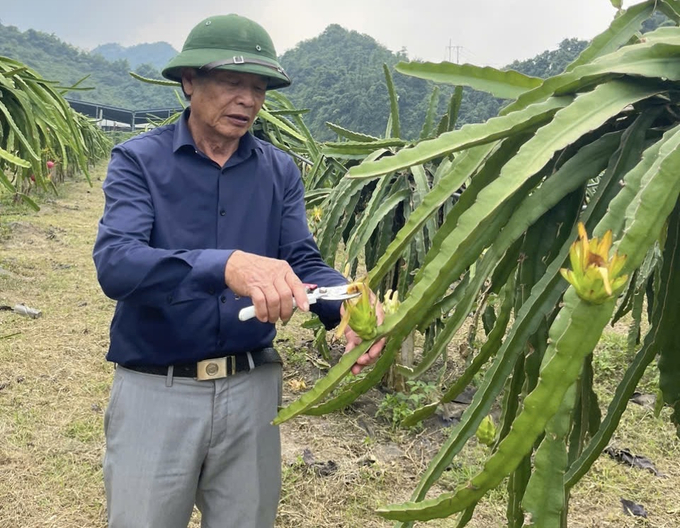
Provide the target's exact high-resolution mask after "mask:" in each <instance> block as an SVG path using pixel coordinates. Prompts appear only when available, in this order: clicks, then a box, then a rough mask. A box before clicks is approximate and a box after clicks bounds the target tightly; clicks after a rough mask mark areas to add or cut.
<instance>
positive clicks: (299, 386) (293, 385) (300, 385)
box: [288, 379, 307, 392]
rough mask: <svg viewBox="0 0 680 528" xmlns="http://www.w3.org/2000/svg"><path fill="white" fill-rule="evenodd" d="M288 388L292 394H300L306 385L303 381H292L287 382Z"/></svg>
mask: <svg viewBox="0 0 680 528" xmlns="http://www.w3.org/2000/svg"><path fill="white" fill-rule="evenodd" d="M288 387H290V390H291V391H293V392H300V391H303V390H305V389H306V388H307V384H306V383H305V380H303V379H299V380H296V379H292V380H290V381H289V382H288Z"/></svg>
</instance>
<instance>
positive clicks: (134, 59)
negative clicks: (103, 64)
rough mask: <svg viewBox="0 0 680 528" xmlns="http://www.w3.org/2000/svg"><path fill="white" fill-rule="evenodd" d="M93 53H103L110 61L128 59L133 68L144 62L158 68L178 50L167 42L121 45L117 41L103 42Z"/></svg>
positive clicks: (91, 52)
mask: <svg viewBox="0 0 680 528" xmlns="http://www.w3.org/2000/svg"><path fill="white" fill-rule="evenodd" d="M90 54H92V55H97V54H98V55H101V56H102V57H104V58H105V59H106V60H108V61H110V62H115V61H117V60H121V59H124V60H127V61H128V63H129V64H130V67H131V68H137V67H138V66H140V65H142V64H150V65H151V66H153V67H154V68H156V69H157V70H162V69H163V67H165V65H166V64H167V63H168V61H170V59H171V58H173V57H174V56H175V55H177V50H176V49H175V48H173V47H172V46H171V45H170V44H168V43H167V42H154V43H152V44H149V43H144V44H137V45H135V46H128V47H125V46H121V45H120V44H117V43H111V44H102V45H101V46H97V47H96V48H94V49H93V50H92V51H90Z"/></svg>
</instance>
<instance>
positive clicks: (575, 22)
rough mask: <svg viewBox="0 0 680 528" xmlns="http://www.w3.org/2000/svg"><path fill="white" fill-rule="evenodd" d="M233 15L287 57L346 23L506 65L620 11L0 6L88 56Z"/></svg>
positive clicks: (411, 53)
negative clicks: (255, 25) (262, 32)
mask: <svg viewBox="0 0 680 528" xmlns="http://www.w3.org/2000/svg"><path fill="white" fill-rule="evenodd" d="M639 1H640V0H629V1H628V2H624V7H629V6H630V5H632V4H635V3H638V2H639ZM228 13H238V14H240V15H244V16H247V17H249V18H252V19H253V20H255V21H257V22H259V23H260V24H261V25H263V26H264V27H265V29H267V31H268V32H269V34H270V35H271V37H272V39H273V40H274V44H275V46H276V50H277V52H278V54H279V55H281V54H282V53H283V52H285V51H286V50H288V49H291V48H293V47H295V45H296V44H298V43H299V42H301V41H303V40H308V39H311V38H314V37H316V36H317V35H319V34H320V33H322V32H323V30H324V29H325V28H326V27H327V26H328V25H330V24H339V25H341V26H342V27H344V28H346V29H348V30H355V31H358V32H359V33H363V34H367V35H370V36H371V37H373V38H374V39H375V40H377V41H378V42H379V43H380V44H382V45H384V46H385V47H387V48H388V49H390V50H392V51H394V52H397V51H400V50H402V49H403V48H405V51H406V53H407V54H408V57H409V58H410V59H411V60H427V61H433V62H441V61H444V60H451V61H452V62H459V63H461V64H462V63H470V64H475V65H478V66H495V67H502V66H505V65H507V64H509V63H511V62H512V61H514V60H525V59H528V58H531V57H533V56H535V55H538V54H540V53H542V52H543V51H546V50H551V49H556V48H557V47H558V46H559V43H560V42H561V41H562V40H564V39H565V38H579V39H584V40H589V39H591V38H593V37H594V36H596V35H597V34H599V33H601V32H602V31H605V30H606V29H607V27H608V26H609V24H610V23H611V21H612V20H613V18H614V16H615V14H616V9H615V8H614V7H612V5H611V3H610V0H448V1H447V0H335V1H327V0H242V1H241V2H235V1H233V0H189V1H183V2H179V1H177V0H0V23H2V24H3V25H5V26H8V25H11V26H17V27H18V28H19V29H20V30H22V31H25V30H26V29H29V28H32V29H35V30H38V31H43V32H45V33H49V34H54V35H55V36H56V37H58V38H60V39H61V40H63V41H65V42H68V43H69V44H72V45H74V46H76V47H78V48H81V49H83V50H91V49H93V48H94V47H96V46H97V45H99V44H107V43H111V42H117V43H119V44H122V45H123V46H131V45H134V44H140V43H143V42H158V41H165V42H169V43H170V44H172V45H173V47H174V48H175V49H177V50H180V49H181V48H182V45H183V43H184V39H185V38H186V36H187V34H188V33H189V31H190V30H191V28H192V27H194V26H195V25H196V24H198V23H199V22H200V21H201V20H203V19H205V18H207V17H209V16H212V15H218V14H228ZM284 67H285V65H284Z"/></svg>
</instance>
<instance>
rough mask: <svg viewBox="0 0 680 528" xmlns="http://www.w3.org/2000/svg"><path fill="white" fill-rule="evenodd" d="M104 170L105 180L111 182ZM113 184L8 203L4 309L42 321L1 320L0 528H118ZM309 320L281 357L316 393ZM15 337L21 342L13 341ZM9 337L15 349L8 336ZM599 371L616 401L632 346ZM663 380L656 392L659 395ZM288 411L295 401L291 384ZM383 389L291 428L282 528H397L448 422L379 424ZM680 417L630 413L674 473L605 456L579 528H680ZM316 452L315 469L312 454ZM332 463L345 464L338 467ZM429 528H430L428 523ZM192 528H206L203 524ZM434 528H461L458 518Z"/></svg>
mask: <svg viewBox="0 0 680 528" xmlns="http://www.w3.org/2000/svg"><path fill="white" fill-rule="evenodd" d="M103 170H104V169H103V167H99V168H98V169H97V170H95V171H94V175H95V178H97V177H99V178H101V177H102V175H103ZM99 187H100V182H99V181H95V186H94V188H89V187H88V186H87V184H86V183H84V182H67V183H66V184H65V185H63V186H62V187H61V195H60V197H58V198H50V197H46V202H45V203H44V205H43V207H42V210H41V211H40V212H39V213H37V214H36V213H28V212H22V211H21V210H18V209H14V208H12V207H9V206H7V205H6V204H5V205H0V305H10V306H11V305H14V304H17V303H20V302H21V303H25V304H26V305H28V306H31V307H34V308H37V309H40V310H42V312H43V315H42V317H41V318H39V319H29V318H26V317H22V316H19V315H17V314H14V313H12V312H9V311H0V527H3V528H5V527H7V528H29V527H30V528H34V527H55V528H83V527H95V528H96V527H103V526H105V505H104V494H103V486H102V473H101V459H102V455H103V451H104V441H103V433H102V428H103V411H104V409H105V407H106V404H107V399H108V392H109V386H110V382H111V379H112V375H113V369H112V367H111V365H109V364H108V363H107V362H106V361H105V359H104V356H105V353H106V349H107V344H108V324H109V321H110V317H111V314H112V310H113V306H114V305H113V302H112V301H110V300H108V299H106V298H105V297H104V295H103V294H102V293H101V291H100V290H99V287H98V285H97V282H96V278H95V272H94V267H93V264H92V259H91V248H92V243H93V241H94V237H95V233H96V227H97V225H96V224H97V220H98V218H99V215H100V213H101V209H102V203H103V200H102V196H101V191H100V188H99ZM300 322H301V321H300V320H299V319H298V318H297V317H296V318H294V320H293V322H292V323H291V324H290V325H288V326H286V327H284V328H282V329H281V333H280V340H279V342H278V347H279V348H280V350H282V352H283V355H284V358H285V360H286V363H287V365H286V371H285V372H286V374H285V376H286V382H288V381H299V380H301V379H302V380H305V382H306V383H307V386H310V385H311V384H312V383H313V382H314V380H315V379H316V378H318V377H319V376H321V375H322V374H323V372H322V371H320V370H319V369H318V368H317V367H315V366H314V365H313V364H312V362H310V361H309V360H308V358H309V350H308V349H307V345H306V342H307V340H309V339H310V338H311V334H310V333H309V331H307V330H304V329H302V328H300V326H299V323H300ZM7 336H9V337H7ZM3 337H4V338H3ZM604 345H605V347H604V350H603V352H602V354H601V356H600V357H601V358H602V360H601V361H600V363H599V364H598V367H599V368H600V371H601V372H602V373H603V376H602V379H601V381H602V384H601V386H602V387H603V389H602V390H603V393H602V396H603V400H604V403H606V395H607V394H610V393H611V390H612V386H611V384H608V381H607V380H608V379H609V378H613V377H615V376H612V375H611V373H612V372H618V371H617V369H620V367H621V361H620V359H617V357H619V358H620V355H621V350H622V349H623V348H625V338H623V339H622V338H621V337H620V335H619V334H614V335H613V336H612V337H609V338H608V339H607V340H606V341H605V343H604ZM653 378H654V373H653V370H650V374H649V376H647V377H646V378H645V382H644V384H643V388H644V389H646V390H649V389H651V388H653V385H654V379H653ZM285 386H286V390H287V393H286V399H287V400H288V401H290V400H291V399H293V398H294V397H295V394H293V392H292V391H293V385H292V384H289V383H286V384H285ZM379 397H380V394H379V393H377V391H374V392H372V393H370V394H369V395H367V396H365V397H363V398H362V399H361V400H360V401H359V402H358V404H357V405H355V406H354V407H353V408H352V409H351V410H350V411H346V412H344V413H336V414H333V415H331V416H324V417H318V418H316V417H300V418H297V419H295V420H292V421H291V422H288V423H285V424H284V425H283V426H282V436H283V476H284V489H283V495H282V500H281V504H280V509H279V518H278V521H277V527H279V528H293V527H294V528H325V527H328V528H330V527H350V528H353V527H360V526H361V527H368V528H374V527H375V528H378V527H386V526H390V525H391V524H390V523H387V522H384V521H382V520H381V519H380V518H378V517H377V516H376V515H375V514H374V513H373V509H374V508H375V507H376V506H378V505H382V504H385V503H388V502H396V501H401V500H405V499H407V498H408V497H409V495H410V493H411V491H412V489H413V488H414V486H415V485H416V483H417V481H418V478H419V475H420V474H421V473H422V472H423V470H424V469H425V468H426V466H427V463H428V462H429V460H430V458H431V457H432V456H433V455H434V454H435V453H436V452H437V450H438V449H439V447H440V446H441V444H442V442H443V440H444V438H445V435H446V430H445V429H443V428H442V427H441V425H440V424H439V423H438V422H437V420H432V421H431V422H430V423H429V425H428V427H426V428H425V429H423V430H421V431H420V432H417V433H414V432H406V431H400V430H395V429H394V428H392V427H391V426H390V424H389V423H386V422H385V421H384V420H377V419H375V411H376V408H377V407H376V402H377V401H379ZM667 419H668V416H667V413H664V415H663V416H662V418H661V419H656V418H654V416H653V415H652V412H651V410H650V409H648V408H643V407H639V406H636V405H631V406H630V408H629V410H628V411H627V412H626V414H625V415H624V422H623V425H622V427H621V429H620V431H619V432H618V433H617V435H616V438H615V443H616V445H617V446H618V447H627V448H629V449H631V451H633V452H635V453H638V454H643V455H646V456H648V457H649V458H651V459H652V460H653V461H654V462H655V464H656V466H657V468H658V469H659V470H660V471H662V472H663V473H665V474H666V475H667V477H666V478H658V477H656V476H654V475H652V474H651V473H649V472H645V471H641V470H635V469H630V468H626V467H623V466H621V465H620V464H617V463H616V462H614V461H612V460H611V459H609V458H607V457H601V458H600V459H599V460H598V461H597V463H596V465H595V467H594V470H593V472H592V473H591V475H589V476H588V478H586V479H585V480H584V481H583V482H582V483H581V484H580V485H579V486H578V487H577V488H576V489H575V491H574V497H573V500H572V502H571V515H570V526H573V527H583V528H585V527H614V526H616V527H634V526H635V527H636V526H650V527H659V528H661V527H669V528H670V527H677V526H680V510H678V504H680V492H679V491H678V488H679V487H680V486H679V484H680V464H679V462H678V458H679V457H678V455H679V454H680V447H679V443H678V439H677V438H676V437H675V436H674V431H673V430H672V428H671V427H670V425H668V420H667ZM305 449H308V450H309V452H310V453H311V454H312V456H313V459H314V462H316V463H315V464H311V463H310V459H309V457H307V458H305V457H303V453H304V450H305ZM484 455H485V451H484V449H483V448H481V447H480V446H478V445H476V444H475V443H474V442H471V443H470V446H469V447H468V448H466V450H465V451H464V452H463V453H461V456H460V457H458V458H457V459H456V461H455V462H454V464H453V465H452V467H451V470H450V471H447V472H446V474H445V476H444V477H443V478H442V479H441V482H440V487H439V488H438V489H437V490H434V492H441V491H450V490H451V489H453V488H454V487H455V486H456V485H457V484H458V483H459V482H461V481H463V480H464V479H465V478H466V477H468V476H469V475H470V474H471V473H472V472H473V470H474V469H475V468H477V467H479V464H480V463H481V461H482V460H483V457H484ZM329 461H333V463H334V465H332V464H330V463H329ZM620 497H624V498H627V499H630V500H633V501H635V502H638V503H641V504H643V505H644V506H645V508H646V509H647V511H648V512H649V514H650V518H649V520H648V521H642V520H639V519H635V518H633V517H627V516H624V515H623V513H622V510H621V506H620V504H619V498H620ZM503 498H504V492H503V491H502V490H499V491H494V492H493V493H491V494H490V495H489V496H488V498H487V499H486V500H485V501H484V502H483V503H482V504H481V505H480V506H479V508H478V511H477V512H476V514H475V518H474V519H473V521H472V522H471V523H470V524H469V526H471V527H474V528H491V527H501V526H504V521H503V519H504V505H503ZM418 525H419V526H425V524H418ZM191 526H192V528H197V527H198V526H199V521H198V516H197V515H196V516H195V517H194V519H193V521H192V524H191ZM427 526H437V527H442V528H446V527H453V526H456V522H454V519H449V520H440V521H433V522H431V523H429V524H427Z"/></svg>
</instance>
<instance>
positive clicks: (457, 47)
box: [444, 39, 463, 64]
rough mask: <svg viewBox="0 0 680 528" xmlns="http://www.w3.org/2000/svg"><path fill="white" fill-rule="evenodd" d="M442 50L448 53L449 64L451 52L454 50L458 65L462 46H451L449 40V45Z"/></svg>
mask: <svg viewBox="0 0 680 528" xmlns="http://www.w3.org/2000/svg"><path fill="white" fill-rule="evenodd" d="M444 49H447V50H448V51H449V62H451V51H453V50H454V49H455V50H456V64H460V50H462V49H463V46H453V45H452V44H451V39H449V45H448V46H445V47H444Z"/></svg>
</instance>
